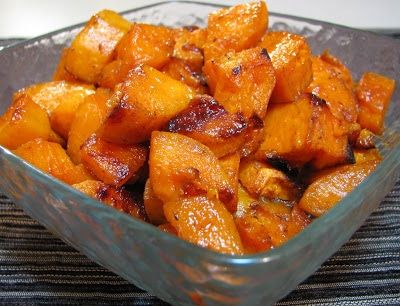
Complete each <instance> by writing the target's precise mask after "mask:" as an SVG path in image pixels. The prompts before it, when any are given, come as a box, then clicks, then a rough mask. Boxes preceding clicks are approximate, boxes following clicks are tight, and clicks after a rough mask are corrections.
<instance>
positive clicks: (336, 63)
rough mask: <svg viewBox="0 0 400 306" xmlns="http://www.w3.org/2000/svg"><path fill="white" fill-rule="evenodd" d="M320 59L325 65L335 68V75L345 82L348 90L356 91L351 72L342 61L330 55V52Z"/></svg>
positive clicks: (326, 51)
mask: <svg viewBox="0 0 400 306" xmlns="http://www.w3.org/2000/svg"><path fill="white" fill-rule="evenodd" d="M319 58H320V59H321V60H323V61H324V62H325V63H327V64H329V66H330V68H333V70H334V71H335V74H336V75H337V76H338V77H339V78H340V79H342V80H343V82H344V83H345V85H346V86H347V88H349V89H350V90H353V89H354V82H353V77H352V76H351V72H350V70H349V68H347V67H346V65H345V64H343V63H342V61H341V60H340V59H338V58H337V57H335V56H333V55H332V54H330V53H329V51H328V50H325V51H324V52H323V53H322V54H321V55H320V56H319Z"/></svg>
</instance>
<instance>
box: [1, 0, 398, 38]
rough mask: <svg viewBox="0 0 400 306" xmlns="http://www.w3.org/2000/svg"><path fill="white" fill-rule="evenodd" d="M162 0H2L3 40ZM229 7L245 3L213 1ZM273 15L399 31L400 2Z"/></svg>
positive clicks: (350, 2)
mask: <svg viewBox="0 0 400 306" xmlns="http://www.w3.org/2000/svg"><path fill="white" fill-rule="evenodd" d="M157 2H162V0H148V1H143V0H35V1H32V0H0V37H1V38H11V37H13V38H28V37H34V36H38V35H40V34H44V33H47V32H50V31H54V30H57V29H60V28H63V27H66V26H69V25H73V24H76V23H79V22H83V21H86V20H88V19H89V17H90V16H91V15H93V14H94V13H96V12H97V11H99V10H101V9H103V8H108V9H112V10H115V11H119V12H120V11H125V10H129V9H132V8H135V7H139V6H144V5H149V4H152V3H157ZM197 2H213V3H220V4H226V5H232V4H236V3H243V2H246V0H242V1H239V0H228V1H221V0H213V1H204V0H197ZM267 5H268V7H269V10H270V11H273V12H277V13H284V14H289V15H296V16H302V17H308V18H313V19H319V20H324V21H329V22H333V23H337V24H342V25H347V26H350V27H355V28H362V29H369V30H378V31H385V32H399V31H400V0H380V1H376V0H335V1H318V0H267Z"/></svg>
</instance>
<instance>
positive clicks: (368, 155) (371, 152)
mask: <svg viewBox="0 0 400 306" xmlns="http://www.w3.org/2000/svg"><path fill="white" fill-rule="evenodd" d="M354 158H355V160H356V163H357V164H360V163H363V162H366V161H370V160H375V161H378V162H379V161H381V160H382V157H381V154H380V153H379V151H378V150H377V149H375V148H373V149H367V150H366V149H355V150H354Z"/></svg>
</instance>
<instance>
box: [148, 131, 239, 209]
mask: <svg viewBox="0 0 400 306" xmlns="http://www.w3.org/2000/svg"><path fill="white" fill-rule="evenodd" d="M166 148H167V149H166ZM149 168H150V181H151V186H152V188H153V191H154V194H155V195H156V196H157V197H158V198H159V199H160V200H162V201H163V202H164V203H166V202H170V201H176V200H177V199H179V198H182V197H189V196H197V195H205V194H207V195H208V196H209V197H210V198H213V197H215V198H218V199H219V200H220V201H221V202H223V203H224V204H225V205H226V206H227V208H228V210H229V211H231V212H234V211H235V210H236V201H235V187H234V186H232V185H231V181H230V179H229V178H228V177H227V174H226V173H225V171H224V169H223V168H222V167H221V164H220V162H219V160H218V159H217V157H216V156H215V155H214V154H213V153H212V152H211V150H210V149H209V148H208V147H206V146H205V145H203V144H201V143H200V142H198V141H196V140H194V139H192V138H189V137H187V136H184V135H180V134H175V133H168V132H158V131H155V132H153V133H152V136H151V141H150V157H149Z"/></svg>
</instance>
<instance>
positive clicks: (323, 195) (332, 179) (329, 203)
mask: <svg viewBox="0 0 400 306" xmlns="http://www.w3.org/2000/svg"><path fill="white" fill-rule="evenodd" d="M379 162H380V160H376V159H371V160H368V161H365V162H360V163H356V164H354V165H344V166H340V167H336V168H331V169H327V170H325V171H323V172H322V173H319V174H317V176H316V179H315V180H314V181H313V182H312V183H311V184H310V185H309V186H308V187H307V189H306V190H305V192H304V194H303V196H302V198H301V199H300V202H299V206H300V208H301V209H303V210H305V211H306V212H308V213H309V214H311V215H313V216H316V217H319V216H321V215H323V214H324V213H326V212H327V211H328V210H329V209H331V208H332V207H333V206H335V205H336V203H338V202H339V201H340V200H341V199H343V198H344V197H345V196H346V195H347V194H348V193H350V192H351V191H352V190H353V189H354V188H356V187H357V186H358V185H359V184H360V183H361V182H362V181H363V180H364V179H365V178H366V177H367V176H368V175H370V174H371V173H372V172H373V171H374V170H375V168H376V166H377V165H378V164H379Z"/></svg>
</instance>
